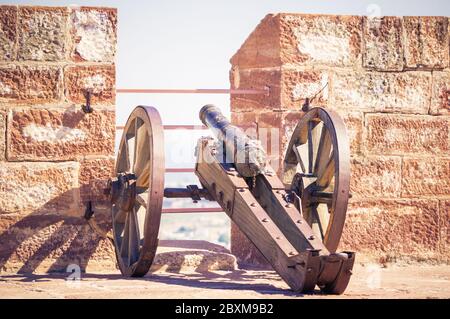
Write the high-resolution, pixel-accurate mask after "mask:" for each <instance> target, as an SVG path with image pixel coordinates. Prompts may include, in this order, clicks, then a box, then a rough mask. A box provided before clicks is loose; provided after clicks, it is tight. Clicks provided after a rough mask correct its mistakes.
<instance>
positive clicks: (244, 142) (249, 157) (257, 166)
mask: <svg viewBox="0 0 450 319" xmlns="http://www.w3.org/2000/svg"><path fill="white" fill-rule="evenodd" d="M200 120H201V121H202V122H203V124H205V125H206V126H207V127H209V128H210V129H211V131H212V132H213V133H214V135H215V137H216V138H217V139H218V140H219V141H221V142H223V144H224V153H225V155H226V156H225V158H226V161H227V162H228V163H230V162H231V163H233V164H234V165H235V166H236V170H237V171H238V173H239V174H241V175H242V176H244V177H254V176H256V175H258V174H261V173H263V172H264V170H265V167H266V163H267V156H266V152H265V151H264V149H263V148H262V146H261V143H260V142H259V141H258V140H254V139H251V138H250V137H249V136H247V135H246V134H245V133H244V132H243V131H242V130H241V129H240V128H238V127H237V126H234V125H232V124H231V123H230V122H229V121H228V119H227V118H226V117H225V116H224V115H223V114H222V112H221V111H220V109H219V108H218V107H216V106H214V105H210V104H208V105H205V106H204V107H202V109H201V110H200Z"/></svg>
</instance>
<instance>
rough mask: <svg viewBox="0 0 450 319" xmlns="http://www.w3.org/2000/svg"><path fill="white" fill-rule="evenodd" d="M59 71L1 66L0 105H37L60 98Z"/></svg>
mask: <svg viewBox="0 0 450 319" xmlns="http://www.w3.org/2000/svg"><path fill="white" fill-rule="evenodd" d="M60 82H61V70H60V68H58V67H53V66H14V65H10V66H1V67H0V103H4V104H10V103H17V104H27V103H30V104H38V103H50V102H57V101H59V100H60V97H61V94H62V92H61V83H60Z"/></svg>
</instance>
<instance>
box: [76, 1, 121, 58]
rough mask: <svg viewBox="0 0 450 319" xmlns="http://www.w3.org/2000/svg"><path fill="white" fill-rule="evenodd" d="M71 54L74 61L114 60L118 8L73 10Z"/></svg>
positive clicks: (81, 8)
mask: <svg viewBox="0 0 450 319" xmlns="http://www.w3.org/2000/svg"><path fill="white" fill-rule="evenodd" d="M70 23H71V26H70V28H71V31H70V32H71V36H72V49H71V56H72V59H73V60H74V61H89V62H114V59H115V55H116V43H117V10H116V9H113V8H95V7H80V8H75V9H73V10H72V12H71V16H70Z"/></svg>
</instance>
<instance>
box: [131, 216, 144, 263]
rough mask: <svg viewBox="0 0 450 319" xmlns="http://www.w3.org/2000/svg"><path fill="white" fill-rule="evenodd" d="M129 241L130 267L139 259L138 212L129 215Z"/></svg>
mask: <svg viewBox="0 0 450 319" xmlns="http://www.w3.org/2000/svg"><path fill="white" fill-rule="evenodd" d="M129 220H130V221H129V228H130V229H129V240H128V265H130V266H131V265H133V264H134V263H135V262H137V261H138V259H139V248H140V242H141V239H140V235H139V225H138V222H137V218H136V210H135V209H133V211H131V212H130V214H129Z"/></svg>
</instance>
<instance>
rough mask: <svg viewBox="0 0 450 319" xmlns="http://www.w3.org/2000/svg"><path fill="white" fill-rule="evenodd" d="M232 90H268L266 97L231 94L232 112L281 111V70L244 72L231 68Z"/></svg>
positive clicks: (262, 95)
mask: <svg viewBox="0 0 450 319" xmlns="http://www.w3.org/2000/svg"><path fill="white" fill-rule="evenodd" d="M230 81H231V88H232V89H258V90H263V89H265V88H266V87H269V88H270V93H269V94H268V95H264V94H258V95H249V94H232V95H231V111H232V112H262V111H264V110H266V111H272V110H273V109H281V101H280V98H281V85H282V84H281V69H279V68H274V69H266V70H262V69H253V70H245V69H240V68H233V69H232V70H231V72H230Z"/></svg>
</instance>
